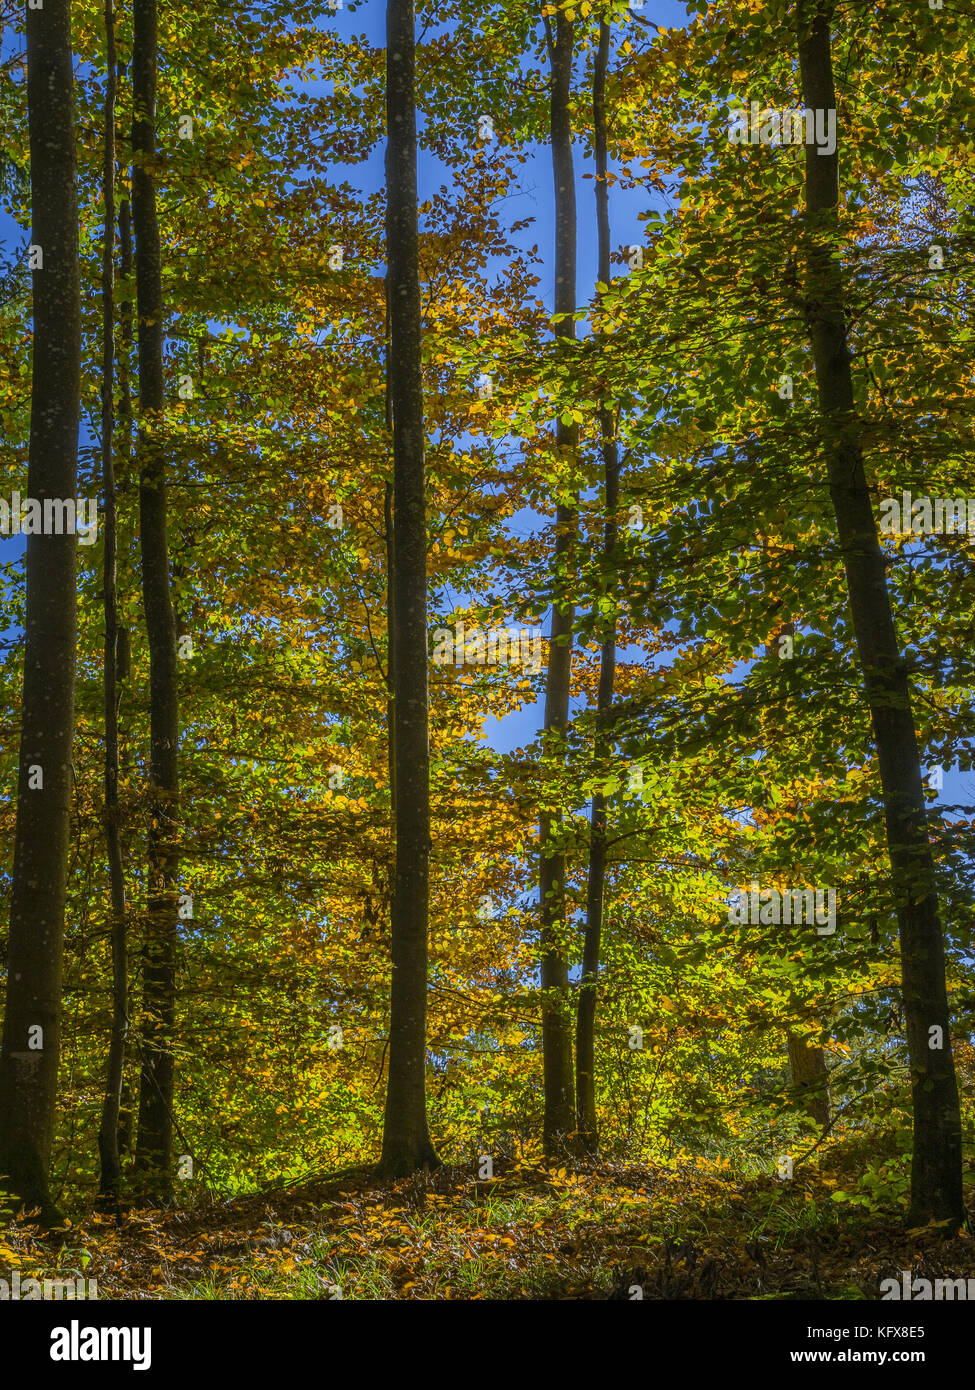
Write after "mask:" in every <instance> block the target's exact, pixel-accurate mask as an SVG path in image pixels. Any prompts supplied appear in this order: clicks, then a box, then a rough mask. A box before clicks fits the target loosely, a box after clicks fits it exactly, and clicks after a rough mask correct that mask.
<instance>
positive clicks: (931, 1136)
mask: <svg viewBox="0 0 975 1390" xmlns="http://www.w3.org/2000/svg"><path fill="white" fill-rule="evenodd" d="M831 13H832V10H831V7H830V6H829V4H826V3H822V0H816V2H815V3H805V4H801V5H800V6H799V7H798V10H797V20H798V33H799V66H800V71H801V76H802V94H803V100H804V102H805V105H806V106H807V107H808V108H809V109H810V110H813V111H823V112H834V113H835V111H836V89H835V86H834V82H833V63H832V50H831V45H830V19H831ZM839 147H840V141H839V138H838V139H837V142H836V149H834V150H833V151H832V152H826V151H825V150H824V149H822V148H819V147H817V146H814V145H811V144H807V145H806V150H805V171H806V177H805V200H806V217H807V224H808V234H809V243H808V251H807V256H806V275H805V295H806V314H807V324H808V329H809V336H810V341H811V343H812V352H813V360H814V364H815V372H816V387H817V391H818V395H819V406H820V411H821V416H822V430H823V432H822V445H823V453H824V456H825V460H826V467H827V472H828V478H829V492H830V497H831V499H832V503H833V509H834V511H835V514H836V526H837V531H838V533H839V542H840V548H841V551H842V555H843V566H844V569H845V572H846V583H847V589H848V593H849V601H850V613H851V616H852V620H853V630H854V634H855V637H856V645H857V652H858V654H859V658H860V665H861V669H862V672H863V682H864V694H865V697H866V701H867V704H868V706H869V709H870V718H871V722H872V725H873V735H874V740H875V742H876V747H877V757H878V761H879V764H880V780H881V787H882V795H883V804H884V814H885V819H886V828H887V848H888V853H889V856H890V866H891V872H892V876H893V887H894V894H895V901H896V909H897V921H898V927H899V931H900V949H901V977H902V982H903V1001H904V1016H905V1024H906V1029H907V1047H908V1056H909V1061H910V1070H911V1089H912V1096H913V1104H914V1151H913V1165H912V1170H911V1209H910V1213H909V1215H908V1221H909V1222H911V1223H913V1224H914V1225H926V1224H927V1222H928V1221H936V1222H939V1223H943V1224H945V1225H948V1226H952V1227H957V1226H959V1225H960V1224H961V1222H962V1221H963V1220H964V1217H965V1208H964V1202H963V1199H962V1169H961V1115H960V1111H959V1103H958V1086H957V1082H956V1080H955V1067H954V1060H953V1057H952V1049H951V1022H950V1018H949V1014H948V996H947V991H946V987H945V950H944V938H943V935H942V931H941V923H940V921H939V918H938V895H937V891H936V887H935V874H934V859H933V856H932V853H931V844H930V840H929V837H928V826H927V814H926V811H925V803H924V789H923V783H922V776H921V755H920V750H919V748H918V740H917V732H916V728H915V724H914V715H913V712H912V708H911V690H910V681H909V678H908V672H907V665H906V662H905V659H904V655H903V653H902V651H901V648H900V644H899V642H898V639H897V632H896V629H895V626H894V618H893V613H892V610H891V604H890V597H889V594H888V590H887V576H886V561H885V559H884V555H883V552H882V550H881V548H880V543H879V540H878V533H877V523H876V520H875V518H874V514H873V507H872V505H871V501H870V490H869V485H868V482H867V476H866V470H865V466H864V454H863V443H862V424H861V422H860V420H859V418H858V415H857V410H856V405H855V400H854V393H853V380H852V375H851V372H850V353H849V342H848V335H847V326H846V317H845V312H844V305H843V276H842V268H841V261H840V246H839V244H838V238H837V234H836V228H837V207H838V202H839Z"/></svg>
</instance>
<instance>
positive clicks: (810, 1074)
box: [788, 1033, 829, 1129]
mask: <svg viewBox="0 0 975 1390" xmlns="http://www.w3.org/2000/svg"><path fill="white" fill-rule="evenodd" d="M788 1042H789V1069H790V1071H791V1073H792V1084H793V1086H794V1087H795V1090H796V1093H797V1096H798V1099H799V1103H800V1105H801V1106H802V1108H803V1110H805V1112H806V1114H807V1115H808V1116H809V1118H810V1119H811V1120H815V1122H816V1124H817V1125H819V1126H820V1128H821V1129H825V1128H826V1126H827V1125H828V1124H829V1091H828V1090H827V1084H828V1078H829V1074H828V1072H827V1070H826V1057H825V1054H824V1052H823V1049H822V1048H821V1047H816V1045H815V1044H814V1043H807V1042H806V1041H805V1039H804V1038H800V1037H797V1036H796V1034H795V1033H789V1035H788Z"/></svg>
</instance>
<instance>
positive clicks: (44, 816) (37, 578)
mask: <svg viewBox="0 0 975 1390" xmlns="http://www.w3.org/2000/svg"><path fill="white" fill-rule="evenodd" d="M27 101H28V129H29V138H30V181H31V217H32V234H31V241H32V244H33V245H34V246H35V247H39V248H40V250H41V253H42V255H43V265H42V266H41V267H40V268H37V269H35V270H34V272H33V315H34V338H33V348H32V353H31V419H30V442H29V452H28V474H27V492H28V496H30V497H32V498H36V499H38V500H39V501H41V502H42V503H43V501H44V500H45V499H49V498H50V499H62V500H67V499H69V498H74V497H75V496H76V492H77V463H78V421H79V411H80V392H81V304H80V290H79V280H78V273H79V272H78V201H77V191H76V190H77V169H76V157H75V124H74V83H73V76H72V53H71V20H70V4H69V0H47V3H46V4H45V6H44V8H43V9H42V10H32V9H28V11H27ZM76 544H77V539H76V537H75V536H74V535H61V536H58V535H51V536H44V535H30V536H28V537H27V580H26V595H27V613H26V622H25V645H24V685H23V705H22V715H21V732H20V770H19V775H18V784H17V824H16V831H15V839H14V866H13V884H12V890H11V904H10V940H9V949H8V958H7V992H6V1009H5V1014H4V1031H3V1046H2V1051H0V1173H2V1174H5V1175H6V1181H7V1183H8V1184H9V1186H10V1187H11V1189H12V1190H13V1191H14V1192H15V1193H17V1194H18V1195H19V1196H20V1197H22V1198H23V1200H24V1202H25V1204H26V1206H27V1207H28V1208H31V1209H33V1208H39V1209H40V1213H41V1219H42V1220H44V1221H55V1220H57V1217H58V1213H57V1211H56V1209H55V1207H54V1205H53V1203H52V1202H51V1199H50V1193H49V1190H48V1165H49V1162H50V1154H51V1144H52V1139H53V1133H54V1114H55V1102H56V1097H57V1073H58V1058H59V1052H60V1032H61V970H62V951H63V943H64V912H65V897H66V884H67V869H68V846H69V837H70V804H71V786H72V768H71V745H72V736H73V729H74V683H75V648H76V615H75V607H76V602H77V600H76V595H75V561H76ZM37 770H39V771H37ZM38 776H41V777H42V778H43V784H42V785H38V784H37V778H38ZM32 782H33V783H34V785H33V786H32V785H31V783H32ZM38 1029H40V1030H41V1031H40V1032H38Z"/></svg>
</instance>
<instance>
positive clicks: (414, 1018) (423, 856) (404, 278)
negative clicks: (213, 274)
mask: <svg viewBox="0 0 975 1390" xmlns="http://www.w3.org/2000/svg"><path fill="white" fill-rule="evenodd" d="M414 23H415V21H414V12H413V0H388V4H387V7H386V44H387V48H386V118H387V131H388V140H389V144H388V152H387V159H386V169H387V206H386V262H387V285H388V295H389V316H390V348H391V351H390V355H389V379H388V390H389V402H390V406H391V409H392V415H393V537H392V539H393V545H392V551H393V567H392V597H393V613H392V626H393V631H394V636H393V650H394V653H395V655H394V659H393V663H392V664H393V756H394V764H395V797H394V817H395V825H396V869H395V883H394V889H393V907H392V987H391V992H390V1020H389V1081H388V1085H387V1089H386V1113H385V1121H384V1125H383V1149H382V1160H381V1166H382V1169H383V1172H384V1173H386V1174H387V1175H388V1176H390V1177H403V1176H406V1175H407V1174H409V1173H412V1172H415V1171H416V1170H417V1169H419V1168H433V1167H436V1166H437V1164H438V1163H439V1160H438V1158H437V1155H436V1152H435V1150H434V1148H433V1144H432V1143H431V1141H430V1134H429V1130H428V1128H427V1108H426V1051H427V1040H426V1031H427V1029H426V1023H427V952H428V944H427V913H428V899H429V884H430V748H429V733H428V709H427V698H428V697H427V527H426V499H425V496H424V487H425V477H424V438H423V385H422V380H421V374H420V352H421V326H420V268H419V229H418V210H417V181H416V180H417V174H416V90H415V88H416V72H415V69H416V54H415V38H414Z"/></svg>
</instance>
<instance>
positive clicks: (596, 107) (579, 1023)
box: [576, 21, 619, 1154]
mask: <svg viewBox="0 0 975 1390" xmlns="http://www.w3.org/2000/svg"><path fill="white" fill-rule="evenodd" d="M609 42H610V28H609V25H608V24H607V23H606V22H605V21H603V22H602V23H601V24H600V26H599V45H598V47H597V49H596V59H595V65H594V68H593V87H592V111H593V129H594V140H595V157H596V236H597V244H598V254H597V262H598V264H597V272H596V278H597V279H598V280H599V281H600V282H601V283H602V284H604V285H606V286H607V287H608V286H609V283H610V278H611V273H612V272H611V269H610V259H609V257H610V246H609V233H610V228H609V184H608V182H607V179H606V172H607V164H608V157H607V145H608V139H607V130H606V66H607V63H608V61H609ZM599 432H600V435H601V439H602V455H603V477H604V485H605V510H606V519H605V524H604V529H603V565H604V581H603V584H602V585H601V592H602V594H603V595H606V594H607V593H608V594H609V595H610V596H611V597H612V596H613V595H614V594H615V590H616V585H615V583H614V582H613V581H612V579H611V576H612V573H613V570H612V566H613V563H614V560H615V555H616V543H617V535H618V526H617V518H616V511H617V507H618V506H619V450H618V448H617V445H616V440H615V429H614V422H613V416H612V413H611V412H610V411H608V410H601V411H600V413H599ZM600 626H601V627H602V630H603V640H602V645H601V649H600V654H599V687H598V690H597V694H596V737H595V750H594V751H595V763H596V767H597V769H599V768H600V767H601V765H602V763H603V761H604V760H605V758H606V756H607V754H608V752H609V739H608V737H607V730H606V716H607V714H608V713H609V710H610V707H611V705H612V703H613V687H614V684H615V680H616V615H615V612H614V614H613V616H612V618H610V619H608V620H604V621H602V622H601V623H600ZM605 880H606V798H605V797H604V796H603V794H602V792H596V793H595V794H594V796H593V799H592V822H591V830H590V837H589V880H588V889H587V894H586V930H585V937H584V941H583V952H582V979H581V981H580V988H579V1005H578V1009H577V1013H576V1128H577V1130H578V1134H579V1146H580V1148H581V1149H582V1151H583V1152H585V1153H588V1154H595V1153H597V1152H598V1149H599V1130H598V1125H597V1120H596V1002H597V982H598V978H599V949H600V943H601V940H602V930H603V895H604V888H605Z"/></svg>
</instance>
